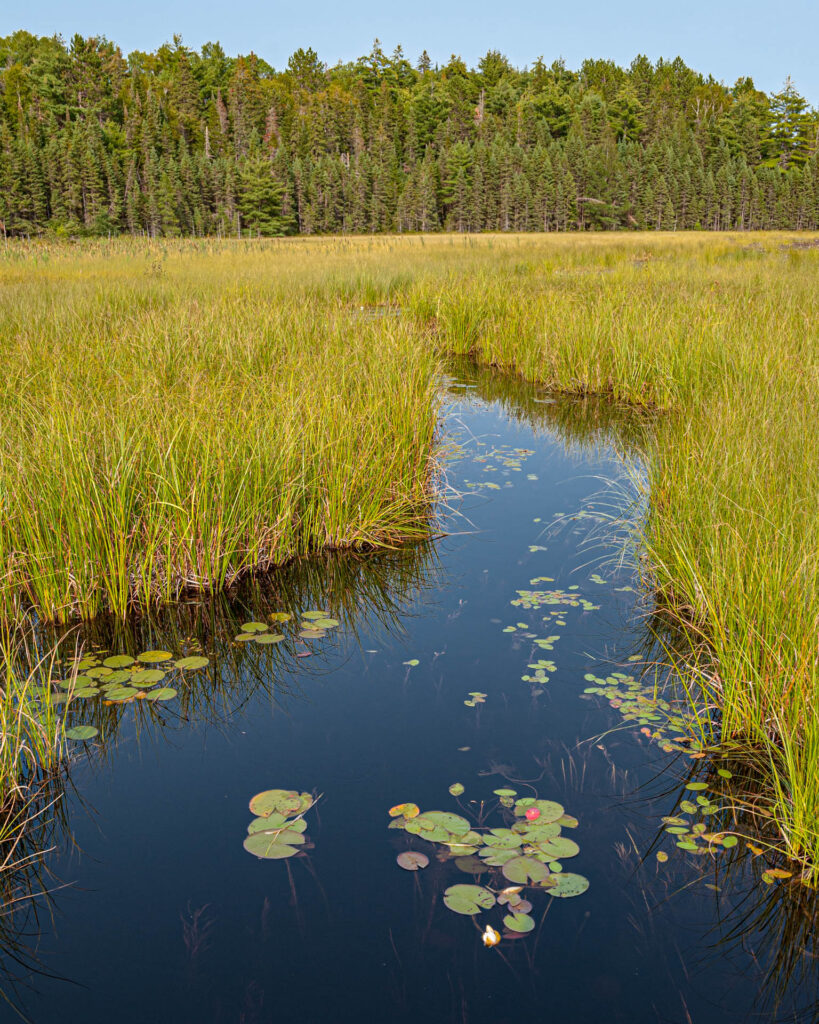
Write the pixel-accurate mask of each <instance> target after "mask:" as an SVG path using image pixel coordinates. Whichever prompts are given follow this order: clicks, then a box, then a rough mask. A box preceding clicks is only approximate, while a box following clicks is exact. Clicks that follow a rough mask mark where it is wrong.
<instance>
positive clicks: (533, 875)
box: [501, 857, 549, 885]
mask: <svg viewBox="0 0 819 1024" xmlns="http://www.w3.org/2000/svg"><path fill="white" fill-rule="evenodd" d="M501 871H502V872H503V874H504V876H505V877H506V878H508V879H509V881H510V882H514V883H515V885H526V884H527V883H529V882H533V883H535V884H537V883H538V882H544V881H545V880H546V879H547V878H548V877H549V869H548V868H547V867H546V865H545V864H542V863H541V862H540V861H539V860H535V858H534V857H515V858H514V860H508V861H507V862H506V863H505V864H504V865H503V867H502V868H501Z"/></svg>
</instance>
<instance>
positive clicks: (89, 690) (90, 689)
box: [74, 686, 100, 699]
mask: <svg viewBox="0 0 819 1024" xmlns="http://www.w3.org/2000/svg"><path fill="white" fill-rule="evenodd" d="M99 695H100V691H99V690H98V689H97V688H96V686H83V687H82V689H80V690H75V691H74V696H75V697H83V698H86V699H87V698H90V697H99Z"/></svg>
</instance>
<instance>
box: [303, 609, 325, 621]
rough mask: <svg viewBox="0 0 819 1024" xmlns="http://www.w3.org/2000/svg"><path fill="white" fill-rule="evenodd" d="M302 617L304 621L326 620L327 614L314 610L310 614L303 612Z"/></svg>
mask: <svg viewBox="0 0 819 1024" xmlns="http://www.w3.org/2000/svg"><path fill="white" fill-rule="evenodd" d="M301 617H302V618H303V619H326V618H327V612H320V611H316V609H315V608H313V609H311V610H310V611H309V612H302V613H301Z"/></svg>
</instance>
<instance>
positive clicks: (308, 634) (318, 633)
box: [299, 629, 327, 640]
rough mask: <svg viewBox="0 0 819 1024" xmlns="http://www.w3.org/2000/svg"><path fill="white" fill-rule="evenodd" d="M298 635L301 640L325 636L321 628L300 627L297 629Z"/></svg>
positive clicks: (319, 638) (318, 638)
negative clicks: (300, 628)
mask: <svg viewBox="0 0 819 1024" xmlns="http://www.w3.org/2000/svg"><path fill="white" fill-rule="evenodd" d="M299 636H300V637H301V638H302V639H303V640H321V638H322V637H323V636H327V634H326V633H325V632H324V630H323V629H302V630H300V631H299Z"/></svg>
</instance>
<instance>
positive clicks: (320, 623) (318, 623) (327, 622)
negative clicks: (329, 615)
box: [313, 619, 339, 629]
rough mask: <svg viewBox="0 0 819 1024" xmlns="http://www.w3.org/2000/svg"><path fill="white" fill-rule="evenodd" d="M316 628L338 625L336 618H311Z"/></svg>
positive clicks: (333, 627)
mask: <svg viewBox="0 0 819 1024" xmlns="http://www.w3.org/2000/svg"><path fill="white" fill-rule="evenodd" d="M313 625H314V626H315V627H316V629H335V628H336V627H337V626H338V625H339V621H338V619H313Z"/></svg>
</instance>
